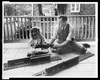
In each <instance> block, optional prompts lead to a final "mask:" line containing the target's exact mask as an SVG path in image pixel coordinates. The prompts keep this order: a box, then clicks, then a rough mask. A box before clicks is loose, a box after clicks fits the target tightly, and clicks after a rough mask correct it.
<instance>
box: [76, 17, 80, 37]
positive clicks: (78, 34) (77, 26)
mask: <svg viewBox="0 0 100 80" xmlns="http://www.w3.org/2000/svg"><path fill="white" fill-rule="evenodd" d="M79 19H80V18H79V17H77V39H79V27H80V25H79V21H80V20H79Z"/></svg>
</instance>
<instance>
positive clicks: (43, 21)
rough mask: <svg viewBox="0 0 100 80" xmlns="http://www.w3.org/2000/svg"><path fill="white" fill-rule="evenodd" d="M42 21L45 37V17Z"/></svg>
mask: <svg viewBox="0 0 100 80" xmlns="http://www.w3.org/2000/svg"><path fill="white" fill-rule="evenodd" d="M42 23H43V34H44V37H45V21H44V18H43V22H42ZM45 38H46V37H45Z"/></svg>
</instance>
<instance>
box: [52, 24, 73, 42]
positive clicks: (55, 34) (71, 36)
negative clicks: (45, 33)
mask: <svg viewBox="0 0 100 80" xmlns="http://www.w3.org/2000/svg"><path fill="white" fill-rule="evenodd" d="M67 24H69V23H67ZM65 27H67V26H64V27H60V26H59V25H58V24H57V25H56V26H54V30H53V37H52V38H53V39H57V35H58V34H57V33H58V30H61V29H63V28H65ZM72 38H75V37H74V27H73V26H72V25H71V24H69V34H68V36H67V37H66V40H69V41H71V39H72Z"/></svg>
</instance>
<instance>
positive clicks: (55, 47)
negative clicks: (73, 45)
mask: <svg viewBox="0 0 100 80" xmlns="http://www.w3.org/2000/svg"><path fill="white" fill-rule="evenodd" d="M59 47H60V45H59V44H54V46H52V48H54V49H57V48H59Z"/></svg>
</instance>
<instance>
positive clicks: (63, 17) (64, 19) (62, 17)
mask: <svg viewBox="0 0 100 80" xmlns="http://www.w3.org/2000/svg"><path fill="white" fill-rule="evenodd" d="M59 19H62V20H63V21H67V16H60V17H59Z"/></svg>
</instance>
